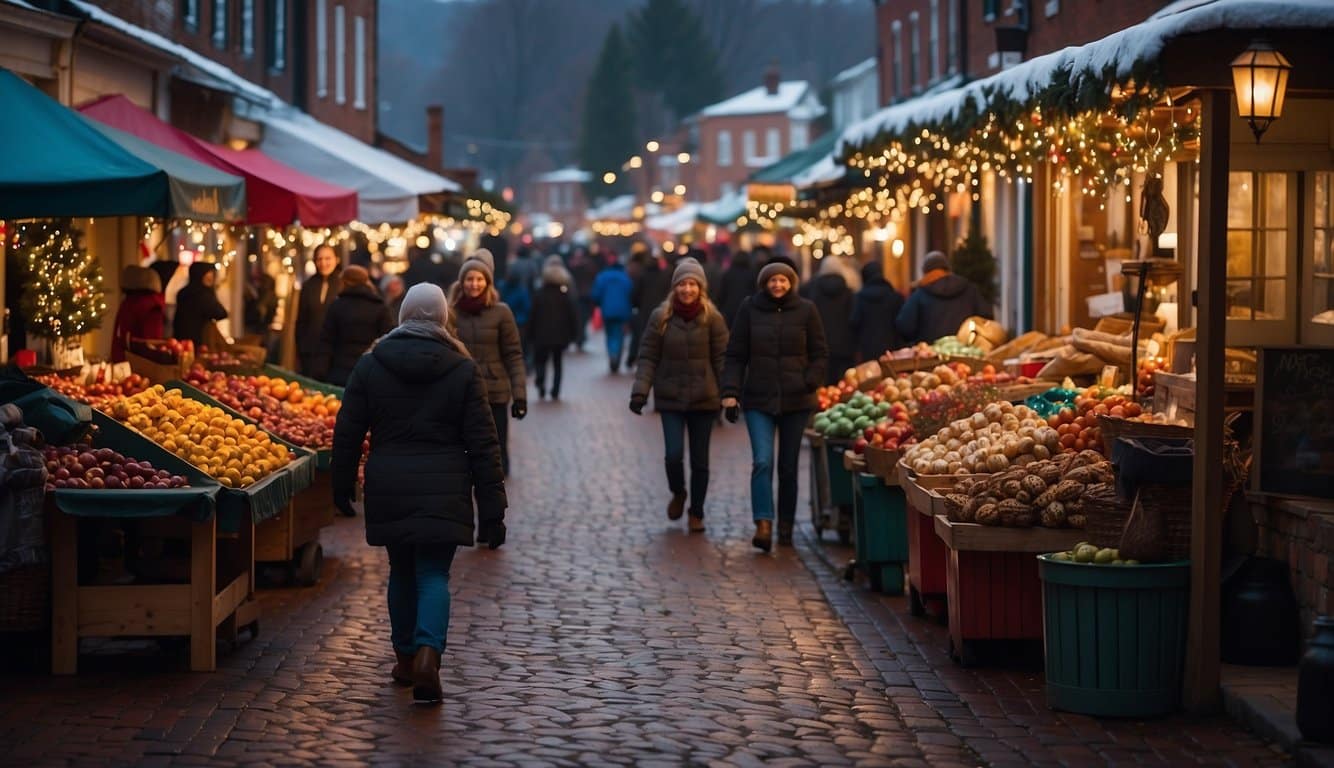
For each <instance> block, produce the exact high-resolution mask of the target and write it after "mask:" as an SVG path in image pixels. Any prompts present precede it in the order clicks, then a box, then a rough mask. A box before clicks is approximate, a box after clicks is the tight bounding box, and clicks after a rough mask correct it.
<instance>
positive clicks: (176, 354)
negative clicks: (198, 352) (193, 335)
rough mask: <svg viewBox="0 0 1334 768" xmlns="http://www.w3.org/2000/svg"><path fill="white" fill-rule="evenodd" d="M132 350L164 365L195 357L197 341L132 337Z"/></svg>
mask: <svg viewBox="0 0 1334 768" xmlns="http://www.w3.org/2000/svg"><path fill="white" fill-rule="evenodd" d="M130 351H131V352H133V353H134V354H136V355H138V356H140V357H142V358H145V359H148V360H152V361H153V362H155V363H160V364H162V365H173V364H175V363H179V362H180V361H181V360H182V359H188V358H191V357H194V354H195V343H194V342H193V341H190V340H189V339H184V340H182V339H131V340H130Z"/></svg>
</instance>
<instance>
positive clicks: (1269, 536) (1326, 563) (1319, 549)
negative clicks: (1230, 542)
mask: <svg viewBox="0 0 1334 768" xmlns="http://www.w3.org/2000/svg"><path fill="white" fill-rule="evenodd" d="M1312 507H1314V505H1312V504H1303V503H1300V502H1294V501H1274V502H1272V503H1267V504H1266V503H1259V502H1256V503H1252V505H1251V509H1252V511H1253V513H1254V515H1255V519H1256V522H1257V524H1258V526H1259V542H1258V543H1259V546H1258V551H1259V554H1262V555H1265V556H1266V557H1272V558H1274V559H1276V560H1282V561H1284V562H1285V563H1287V564H1288V575H1289V577H1290V578H1291V581H1292V589H1293V591H1294V592H1296V593H1297V603H1298V605H1300V606H1301V615H1302V633H1303V635H1304V636H1305V635H1307V634H1309V633H1310V631H1311V621H1312V620H1313V619H1315V617H1317V616H1321V615H1325V616H1334V562H1332V561H1334V511H1325V512H1319V511H1316V510H1315V509H1314V508H1312ZM1326 508H1328V504H1327V505H1326Z"/></svg>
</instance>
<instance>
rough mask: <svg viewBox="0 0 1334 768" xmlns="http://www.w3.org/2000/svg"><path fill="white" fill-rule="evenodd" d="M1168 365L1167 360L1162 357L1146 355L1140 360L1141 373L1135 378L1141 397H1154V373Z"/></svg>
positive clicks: (1137, 390)
mask: <svg viewBox="0 0 1334 768" xmlns="http://www.w3.org/2000/svg"><path fill="white" fill-rule="evenodd" d="M1165 367H1167V361H1166V360H1165V359H1163V358H1161V357H1146V358H1144V359H1142V360H1140V361H1139V375H1138V376H1137V377H1136V379H1135V391H1136V392H1137V393H1138V394H1139V396H1140V397H1153V390H1154V382H1153V374H1155V373H1157V372H1158V371H1161V370H1163V369H1164V368H1165Z"/></svg>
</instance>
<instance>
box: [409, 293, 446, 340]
mask: <svg viewBox="0 0 1334 768" xmlns="http://www.w3.org/2000/svg"><path fill="white" fill-rule="evenodd" d="M398 322H399V323H400V324H404V325H406V324H407V323H420V324H423V325H432V326H438V327H439V328H440V329H441V330H442V331H444V330H448V328H449V302H448V301H445V292H444V291H442V290H440V286H438V285H436V284H435V283H417V284H416V285H414V286H412V287H411V288H409V289H408V292H407V293H405V294H403V305H402V306H400V307H399V309H398Z"/></svg>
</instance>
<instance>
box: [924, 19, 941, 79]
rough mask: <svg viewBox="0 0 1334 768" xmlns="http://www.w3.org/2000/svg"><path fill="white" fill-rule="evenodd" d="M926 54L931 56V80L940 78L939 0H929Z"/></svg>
mask: <svg viewBox="0 0 1334 768" xmlns="http://www.w3.org/2000/svg"><path fill="white" fill-rule="evenodd" d="M928 23H929V24H930V28H929V29H928V30H927V33H926V34H927V41H928V42H927V55H929V56H930V57H931V65H930V69H929V71H930V73H931V82H933V83H934V82H935V81H937V80H939V79H940V0H931V16H930V17H929V19H928Z"/></svg>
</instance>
